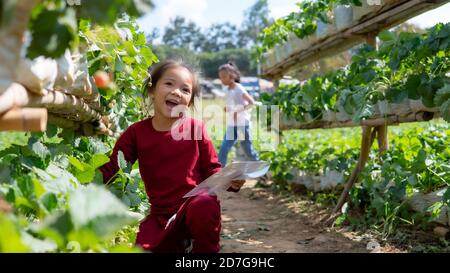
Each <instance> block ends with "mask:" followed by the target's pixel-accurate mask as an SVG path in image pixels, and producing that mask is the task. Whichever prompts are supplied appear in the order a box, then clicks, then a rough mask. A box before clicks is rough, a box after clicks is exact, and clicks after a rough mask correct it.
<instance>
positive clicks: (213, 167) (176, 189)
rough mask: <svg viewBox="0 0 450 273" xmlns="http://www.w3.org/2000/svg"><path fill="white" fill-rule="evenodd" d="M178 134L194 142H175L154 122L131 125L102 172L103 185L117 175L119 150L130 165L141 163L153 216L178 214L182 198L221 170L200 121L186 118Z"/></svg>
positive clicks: (168, 133)
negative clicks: (157, 127) (159, 129)
mask: <svg viewBox="0 0 450 273" xmlns="http://www.w3.org/2000/svg"><path fill="white" fill-rule="evenodd" d="M179 132H182V133H183V135H186V136H189V135H190V137H191V139H190V140H189V139H184V140H176V139H174V138H173V137H172V134H171V131H168V132H160V131H156V130H155V129H154V128H153V124H152V120H151V118H149V119H145V120H143V121H140V122H137V123H135V124H133V125H131V126H130V127H129V128H128V129H127V130H126V131H125V132H124V133H123V134H122V135H121V136H120V138H119V139H118V141H117V143H116V145H115V147H114V149H113V152H112V154H111V156H110V162H109V163H107V164H105V165H104V166H102V167H101V168H100V170H101V172H102V173H103V177H104V181H105V182H106V181H109V180H110V178H111V177H112V176H113V175H114V174H116V173H117V171H118V169H119V167H118V164H117V153H118V151H119V150H120V151H122V152H123V154H124V156H125V159H126V160H127V161H128V162H131V163H134V162H135V161H136V160H138V161H139V170H140V173H141V177H142V180H143V181H144V184H145V190H146V192H147V195H148V197H149V200H150V203H151V205H152V207H151V212H152V214H165V215H167V214H173V213H175V212H176V211H177V210H178V208H179V207H180V206H181V204H182V203H183V202H184V201H185V199H184V198H183V195H185V194H186V193H187V192H189V191H190V190H191V189H193V188H194V187H195V186H196V185H198V184H199V183H201V182H202V181H203V180H205V179H206V178H208V177H209V176H211V175H213V174H214V173H216V172H217V171H219V170H220V168H221V165H220V163H219V161H218V158H217V154H216V151H215V149H214V146H213V144H212V142H211V139H210V138H209V136H208V133H207V130H206V128H205V126H204V124H203V123H202V122H201V121H199V120H195V119H192V118H186V119H185V120H184V121H183V122H182V125H180V127H179ZM195 132H196V133H195ZM197 136H200V138H199V137H197ZM197 139H199V140H197Z"/></svg>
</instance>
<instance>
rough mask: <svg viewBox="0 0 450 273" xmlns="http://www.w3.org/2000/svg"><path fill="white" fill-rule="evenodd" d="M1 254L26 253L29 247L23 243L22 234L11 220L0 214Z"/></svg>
mask: <svg viewBox="0 0 450 273" xmlns="http://www.w3.org/2000/svg"><path fill="white" fill-rule="evenodd" d="M0 227H2V231H1V232H0V252H2V253H21V252H22V253H24V252H27V251H28V247H27V246H26V245H25V244H24V243H23V242H22V239H21V236H20V233H19V231H18V229H17V228H16V225H15V224H14V223H13V222H12V221H11V219H10V218H9V217H8V216H7V215H5V214H3V213H0Z"/></svg>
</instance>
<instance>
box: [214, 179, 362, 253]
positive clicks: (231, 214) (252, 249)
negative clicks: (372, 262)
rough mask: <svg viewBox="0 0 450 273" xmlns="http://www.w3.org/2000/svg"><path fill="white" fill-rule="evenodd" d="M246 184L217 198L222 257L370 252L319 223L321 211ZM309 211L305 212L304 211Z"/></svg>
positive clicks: (349, 238)
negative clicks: (219, 209)
mask: <svg viewBox="0 0 450 273" xmlns="http://www.w3.org/2000/svg"><path fill="white" fill-rule="evenodd" d="M255 184H256V181H248V182H247V183H246V184H245V185H244V187H243V188H242V189H241V191H240V192H239V193H230V192H224V193H221V194H220V195H219V198H220V200H221V206H222V236H221V244H222V249H221V252H223V253H243V252H245V253H283V252H286V253H305V252H359V253H360V252H370V251H369V250H367V243H368V242H366V241H365V240H360V242H358V241H356V240H354V238H352V236H351V235H350V234H348V233H346V232H339V231H336V230H331V229H329V228H327V227H324V226H322V225H321V224H320V223H319V220H318V219H319V217H321V214H322V215H323V213H324V212H323V211H322V212H321V211H320V210H317V211H311V204H308V201H299V200H296V199H295V198H290V197H283V196H281V195H277V194H274V193H273V192H272V191H270V190H269V189H265V188H259V187H255ZM308 210H309V211H308Z"/></svg>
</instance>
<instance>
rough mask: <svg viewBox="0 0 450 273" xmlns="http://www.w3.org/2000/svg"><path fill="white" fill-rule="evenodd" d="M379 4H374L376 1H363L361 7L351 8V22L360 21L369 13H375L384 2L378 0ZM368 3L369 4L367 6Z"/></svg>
mask: <svg viewBox="0 0 450 273" xmlns="http://www.w3.org/2000/svg"><path fill="white" fill-rule="evenodd" d="M378 1H379V3H380V4H376V2H377V1H371V0H363V1H361V2H362V6H353V22H358V21H361V19H363V18H364V17H366V16H367V15H369V14H371V13H375V12H377V11H378V10H380V9H381V8H382V7H383V5H384V4H385V2H386V1H384V0H378ZM369 2H370V4H369Z"/></svg>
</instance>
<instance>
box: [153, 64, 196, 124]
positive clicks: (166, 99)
mask: <svg viewBox="0 0 450 273" xmlns="http://www.w3.org/2000/svg"><path fill="white" fill-rule="evenodd" d="M192 87H193V77H192V74H191V72H190V71H189V70H187V69H186V68H184V67H174V68H170V69H168V70H167V71H166V72H164V74H163V75H162V77H161V78H160V79H159V80H158V82H157V83H156V86H155V88H154V89H153V92H151V93H150V95H151V96H153V101H154V105H155V116H156V115H160V116H162V117H165V118H169V119H170V118H179V115H178V114H179V112H180V111H179V109H186V108H187V107H188V106H189V104H190V102H191V99H192V96H193V94H192ZM180 106H182V107H183V108H178V107H180ZM175 107H177V109H176V110H175V111H174V108H175Z"/></svg>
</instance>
